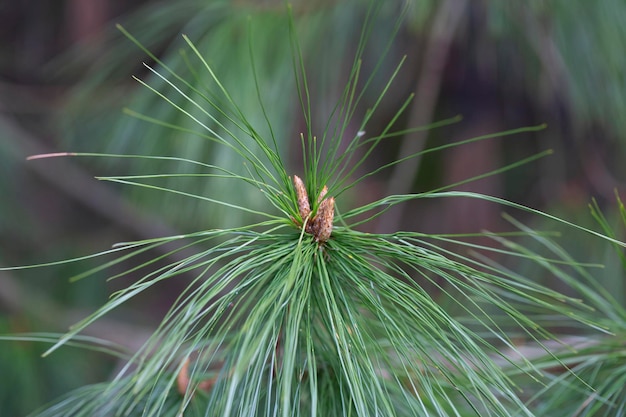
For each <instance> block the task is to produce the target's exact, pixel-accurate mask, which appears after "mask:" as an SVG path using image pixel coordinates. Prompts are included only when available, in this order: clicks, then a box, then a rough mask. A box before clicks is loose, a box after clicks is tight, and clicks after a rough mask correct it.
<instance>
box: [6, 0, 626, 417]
mask: <svg viewBox="0 0 626 417" xmlns="http://www.w3.org/2000/svg"><path fill="white" fill-rule="evenodd" d="M407 4H408V9H407V10H406V12H407V15H406V18H405V20H404V21H403V22H402V25H401V27H400V29H399V32H398V35H397V37H396V38H395V40H394V41H393V43H392V44H391V47H390V49H389V51H388V53H387V54H386V55H385V48H386V46H387V41H388V40H389V34H390V33H392V32H393V29H394V26H395V24H396V23H397V18H398V16H399V14H400V12H401V10H402V9H403V8H404V6H405V2H404V1H399V0H394V1H387V2H385V5H384V6H383V7H382V8H381V9H380V12H379V14H378V15H377V16H376V24H375V25H373V29H372V33H371V39H370V42H369V43H368V45H367V47H366V51H365V55H364V61H363V69H362V72H363V73H364V74H368V73H371V72H372V71H374V69H375V68H376V66H377V64H378V63H380V64H381V67H380V71H379V74H378V75H377V76H376V77H374V78H373V80H372V86H373V88H372V91H369V92H367V93H366V94H365V95H364V98H363V101H362V103H361V105H360V107H359V108H358V109H357V116H356V119H355V125H354V126H351V127H350V129H352V130H353V131H356V129H357V127H358V125H357V124H356V123H357V122H358V121H359V114H361V115H362V114H364V112H365V111H366V109H367V108H368V106H371V105H372V104H373V103H374V101H375V100H376V98H377V89H380V88H381V87H382V86H383V85H384V83H385V82H386V80H387V78H388V76H389V75H390V74H391V73H392V72H393V70H394V69H395V68H396V66H397V65H398V63H399V61H400V60H401V59H402V57H403V56H406V62H405V63H404V65H403V66H402V68H401V70H400V72H399V74H398V76H397V79H396V80H395V82H394V83H393V85H392V88H391V89H390V91H389V93H388V95H387V96H386V97H385V99H384V101H383V106H382V109H381V110H380V111H379V112H378V113H377V114H376V115H375V117H374V118H373V120H372V123H371V125H370V126H369V127H368V131H367V132H366V134H372V135H374V134H375V133H376V132H377V131H380V130H382V129H383V128H384V126H385V125H386V124H387V123H388V122H389V120H390V119H391V118H392V117H393V116H394V114H395V113H396V112H397V111H398V109H399V108H400V106H401V104H402V103H403V102H404V100H406V98H407V97H408V96H409V94H411V93H415V94H416V97H415V99H414V100H413V102H412V104H411V105H410V106H409V107H408V109H407V110H406V112H405V113H404V114H403V116H402V117H401V118H400V119H399V121H398V128H397V130H401V129H403V128H407V127H415V126H421V125H427V124H429V123H432V122H436V121H438V120H443V119H447V118H450V117H454V116H456V115H461V116H462V121H460V122H459V123H456V124H454V125H451V126H447V127H443V128H438V129H434V130H430V131H426V132H418V133H411V134H408V135H404V136H399V137H397V138H395V139H394V140H389V141H386V142H385V143H384V144H383V146H382V147H381V148H380V150H379V151H377V152H376V154H375V155H374V156H373V158H371V159H370V161H369V162H368V164H367V165H366V167H365V168H364V170H363V171H362V172H359V173H357V175H358V174H363V173H364V172H366V170H368V169H374V168H375V167H377V166H379V165H380V164H385V163H388V162H390V161H393V160H395V159H398V158H401V157H403V156H405V155H407V154H410V153H414V152H417V151H419V150H420V149H425V148H428V147H430V146H437V145H441V144H445V143H452V142H455V141H460V140H464V139H467V138H471V137H474V136H479V135H484V134H489V133H494V132H498V131H504V130H508V129H514V128H518V127H524V126H536V125H540V124H543V123H545V124H547V127H546V128H545V129H543V130H539V131H536V132H532V133H524V134H521V135H516V136H512V137H504V138H497V137H496V138H494V139H489V140H485V141H480V142H476V143H473V144H469V145H464V146H461V147H453V148H450V149H448V150H446V151H442V152H438V153H434V154H429V155H427V156H425V157H424V158H419V159H415V160H413V161H412V162H407V163H404V164H401V165H398V166H397V167H396V168H392V169H389V170H386V171H383V172H381V173H380V175H376V176H373V177H371V178H369V179H368V180H367V181H366V182H364V183H363V184H362V185H361V188H359V189H358V190H356V192H354V193H353V194H352V195H350V196H347V197H346V199H345V200H346V201H344V202H342V203H344V204H346V205H350V204H358V203H363V202H367V201H371V200H373V199H376V198H380V197H381V196H383V195H386V194H389V193H408V192H421V191H427V190H430V189H434V188H438V187H441V186H444V185H446V184H452V183H455V182H457V181H461V180H463V179H465V178H469V177H472V176H475V175H480V174H482V173H484V172H489V171H491V170H494V169H497V168H499V167H503V166H506V165H507V164H510V163H513V162H515V161H518V160H521V159H523V158H526V157H528V156H531V155H533V154H536V153H538V152H542V151H543V150H546V149H552V150H553V151H554V153H553V155H551V156H549V157H546V158H543V159H541V160H539V161H536V162H534V163H532V164H529V165H525V166H522V167H520V168H517V169H515V170H513V171H510V172H506V173H504V174H502V175H497V176H492V177H489V178H486V179H483V180H480V181H476V182H472V183H470V184H467V185H463V186H462V187H458V188H460V189H465V190H471V191H477V192H482V193H486V194H491V195H495V196H498V197H503V198H507V199H510V200H513V201H515V202H518V203H522V204H525V205H529V206H532V207H535V208H539V209H541V210H545V211H548V212H549V213H551V214H554V215H557V216H561V217H564V218H566V219H568V220H570V221H573V222H576V223H579V224H582V225H585V226H591V227H593V220H592V219H591V216H590V215H589V211H588V204H589V202H590V201H591V199H592V198H595V199H596V200H597V201H598V202H599V204H600V206H601V207H602V208H603V209H604V210H605V212H606V213H608V216H609V217H611V216H613V215H614V213H615V211H614V207H615V192H616V191H617V192H619V193H621V196H622V198H624V196H626V169H625V168H624V163H623V159H624V157H625V156H626V54H624V47H625V46H626V25H624V24H623V22H624V21H626V3H624V2H623V1H621V0H606V1H602V2H571V1H569V0H554V1H551V2H544V1H539V0H535V1H525V2H508V1H487V0H483V1H480V0H478V1H471V2H470V1H468V0H440V1H427V0H409V1H408V3H407ZM367 10H368V2H367V1H358V0H350V1H334V0H325V1H320V2H310V1H299V0H297V1H294V2H293V14H294V17H295V19H296V28H297V32H298V36H299V41H300V44H301V48H302V54H303V57H304V61H305V65H306V68H307V75H308V77H309V82H310V89H311V93H312V105H313V114H314V124H315V126H316V127H317V129H318V130H319V131H321V130H322V129H323V127H324V123H325V121H326V119H327V117H328V115H329V114H330V112H331V111H332V108H333V106H334V104H335V102H336V101H337V100H338V98H339V96H340V94H341V89H342V88H343V86H344V83H345V81H346V79H347V76H348V74H349V70H350V68H351V66H352V63H353V57H354V51H355V49H356V47H357V45H358V41H359V38H360V36H361V28H362V27H363V22H364V21H365V19H367ZM249 17H251V19H249ZM116 23H121V24H122V25H123V26H124V27H125V28H126V29H127V30H128V31H129V32H130V33H131V34H132V35H133V36H135V37H136V38H137V39H138V40H139V41H140V42H142V43H143V44H144V45H145V46H146V47H147V48H148V49H150V50H151V51H153V52H154V53H155V54H156V55H158V56H159V57H160V59H162V60H163V61H165V62H167V63H168V65H170V66H171V67H172V68H175V69H176V70H177V71H179V72H181V74H183V75H184V76H186V77H188V79H190V80H192V82H194V83H197V85H200V86H207V85H209V84H210V80H209V77H208V74H202V73H196V72H194V71H193V70H192V69H190V68H189V66H188V65H187V62H188V60H187V56H186V55H185V53H184V52H181V48H183V47H184V44H183V42H182V39H181V34H182V33H184V34H187V35H188V36H189V38H190V39H191V40H192V41H193V42H194V43H195V44H196V45H197V46H198V49H199V50H200V51H201V52H202V53H203V54H204V55H205V57H206V58H207V60H208V61H209V63H210V64H211V65H212V66H213V67H214V69H215V71H216V73H217V75H218V76H219V77H220V79H221V80H222V82H223V83H224V85H225V86H226V88H228V89H229V90H230V91H231V93H232V95H233V97H234V98H235V100H236V101H237V103H238V104H239V105H240V107H241V108H242V110H243V111H244V112H245V114H246V116H247V117H248V118H250V120H251V121H253V122H255V123H258V124H259V125H260V126H263V119H262V117H263V116H262V114H261V113H260V111H259V106H258V102H257V97H256V91H255V86H254V78H253V77H252V69H251V66H250V58H249V55H250V49H252V51H253V54H254V56H255V60H256V67H255V71H256V75H257V78H258V82H259V85H260V87H261V92H262V96H263V100H264V102H265V103H266V105H267V107H268V109H270V112H269V113H270V114H269V116H270V119H271V121H272V125H273V128H274V130H275V133H276V136H277V138H278V140H279V141H280V147H281V149H282V150H283V156H284V157H285V159H286V161H287V164H288V166H289V167H290V168H291V169H292V171H293V173H295V174H300V173H301V172H302V168H301V159H300V158H301V155H300V154H299V152H300V141H299V133H300V132H302V131H304V129H305V128H304V119H303V117H302V115H301V113H299V112H298V97H297V94H296V84H295V82H294V80H293V67H292V60H291V55H290V49H289V43H288V36H289V34H288V30H287V20H286V13H285V5H284V2H283V1H282V0H264V1H254V0H231V1H224V0H204V1H200V0H181V1H177V2H168V1H146V0H141V1H139V0H133V1H121V0H66V1H56V2H47V1H42V0H31V1H29V2H8V1H4V2H2V3H1V4H0V265H1V266H11V265H27V264H33V263H42V262H48V261H55V260H60V259H66V258H73V257H79V256H83V255H87V254H90V253H94V252H97V251H102V250H106V249H108V248H110V247H111V245H112V244H114V243H115V242H121V241H129V240H137V239H146V238H151V237H158V236H164V235H171V234H178V233H183V232H191V231H195V230H203V229H207V228H211V227H226V226H232V225H236V224H241V223H242V222H244V221H247V220H249V219H247V218H245V217H244V216H242V215H241V213H238V212H232V211H229V210H226V209H224V208H220V207H215V206H211V205H208V204H207V203H198V202H197V201H195V200H192V199H184V198H181V197H180V196H174V195H164V194H163V193H158V192H154V191H146V190H139V189H132V188H130V189H129V188H128V187H121V186H116V185H112V184H110V183H104V182H100V181H97V180H95V179H94V176H97V175H118V174H128V173H147V172H155V173H156V172H184V173H193V171H192V170H191V168H190V167H189V166H181V164H175V163H155V161H144V160H127V159H121V160H120V159H80V158H56V159H45V160H35V161H28V162H27V161H26V160H25V158H26V156H28V155H33V154H39V153H47V152H60V151H82V152H107V153H123V154H148V155H168V156H179V157H186V158H191V159H197V160H201V161H203V162H206V163H212V162H215V161H219V163H220V164H223V165H225V166H229V167H234V168H233V169H235V170H237V169H240V168H242V167H241V166H240V161H239V160H237V159H236V158H234V157H233V155H231V154H229V153H228V152H224V150H223V149H220V148H216V147H215V146H212V145H210V144H209V143H208V142H207V141H203V140H201V139H199V138H198V137H196V136H195V135H192V134H184V133H181V132H176V131H172V130H170V129H165V128H162V127H159V126H155V125H154V124H149V123H146V122H145V121H142V120H140V119H138V118H133V117H131V116H129V115H128V114H125V113H124V112H123V111H122V109H123V108H129V109H132V110H133V111H136V112H139V113H142V114H145V115H147V116H150V117H154V118H156V119H158V120H160V121H162V122H164V123H170V124H177V125H181V126H187V127H189V128H192V129H195V127H194V126H193V125H192V124H191V123H190V122H189V121H188V120H187V119H186V118H185V117H183V116H182V115H181V113H180V112H176V111H174V110H173V109H172V108H171V107H170V106H167V105H166V104H165V103H164V102H163V101H162V100H160V99H158V97H157V96H156V95H154V94H153V93H151V92H150V91H148V90H147V89H145V88H143V87H141V86H140V85H139V83H137V82H136V81H134V80H133V79H132V78H131V75H137V76H140V77H142V78H145V79H147V80H151V82H152V84H153V85H155V86H157V87H159V88H163V89H164V90H167V88H166V87H165V86H164V85H162V83H161V84H159V81H158V80H155V79H154V77H153V76H151V75H150V74H149V73H148V71H147V70H146V69H145V67H143V66H142V62H148V63H151V62H152V59H151V58H150V57H148V56H147V55H146V54H145V53H144V52H142V51H141V50H140V49H139V48H138V47H137V46H136V45H134V44H133V43H132V42H131V41H130V40H128V39H127V38H125V37H124V36H123V35H122V34H121V33H120V32H119V30H117V29H116V28H115V24H116ZM250 34H252V35H250ZM187 53H188V51H187ZM381 57H382V59H381ZM352 133H354V132H352ZM171 185H172V186H177V187H181V188H182V189H184V190H187V191H189V192H194V193H199V194H202V195H219V196H228V199H229V201H233V202H236V203H238V204H243V205H246V206H249V207H256V206H259V207H261V206H262V204H263V203H264V200H263V198H262V197H260V196H259V195H258V194H257V193H255V192H251V190H250V189H249V188H237V187H238V186H235V185H233V184H231V183H222V182H219V181H209V180H206V179H194V180H188V181H179V182H178V183H176V184H171ZM349 200H350V201H349ZM445 200H447V201H440V202H428V203H424V202H416V203H413V204H409V205H407V206H406V207H404V209H403V210H398V211H395V212H390V213H388V215H386V216H383V217H381V218H379V219H377V220H376V222H373V223H371V224H368V225H366V226H364V229H365V230H369V231H378V232H390V231H394V230H398V229H400V228H404V229H411V230H423V231H425V232H441V233H467V232H475V231H480V230H483V229H485V230H506V229H507V227H510V226H509V225H508V224H506V223H505V222H503V221H502V219H501V216H500V211H501V208H499V207H497V206H494V205H490V204H486V203H484V202H480V201H478V202H476V201H475V202H470V201H464V200H449V199H445ZM522 220H524V221H527V222H529V223H531V224H533V225H534V226H535V227H539V228H541V227H543V224H541V223H537V222H536V221H537V220H536V219H532V218H522ZM618 233H622V234H621V237H622V239H623V237H624V235H623V230H622V231H621V232H620V231H619V230H618ZM560 243H561V244H563V245H564V246H565V247H566V248H567V249H568V250H569V251H570V252H572V254H573V255H574V257H576V258H577V259H579V258H580V259H581V260H590V261H594V262H604V261H605V260H606V259H608V258H606V256H605V254H604V251H605V250H606V248H605V247H603V246H601V247H598V242H597V241H594V240H591V239H587V238H584V237H579V238H576V239H565V240H564V241H561V242H560ZM146 256H154V254H146ZM101 262H102V260H101V259H90V260H86V261H84V262H80V263H72V264H65V265H61V266H56V267H51V268H40V269H33V270H19V271H9V272H6V271H1V272H0V333H1V334H16V333H33V332H51V333H55V332H56V333H60V332H63V331H65V330H66V329H67V328H68V326H70V325H71V324H72V323H75V322H76V321H78V320H79V319H80V318H82V317H85V316H86V315H88V314H89V313H90V312H91V311H93V310H94V309H95V308H96V307H97V306H99V305H101V304H102V303H103V302H104V301H105V300H106V299H107V297H108V295H109V294H111V292H112V291H115V289H116V288H119V286H122V285H124V284H125V282H124V281H119V282H118V281H109V282H107V281H106V278H107V277H108V276H109V274H110V272H109V273H105V272H101V273H96V274H95V276H94V277H91V278H88V279H85V280H81V281H78V282H75V283H70V282H69V280H68V278H69V277H72V276H74V275H76V274H79V273H80V272H82V271H84V270H86V269H88V268H90V267H95V266H97V265H99V264H100V263H101ZM603 274H604V275H603V276H604V277H605V279H606V280H607V281H606V284H605V285H606V286H608V287H610V288H611V289H612V292H613V293H614V294H615V295H616V297H617V298H618V299H620V300H621V301H622V302H624V300H625V298H626V295H624V286H623V279H624V272H623V270H621V269H620V268H619V265H611V264H608V265H607V267H606V268H605V271H604V272H603ZM180 288H184V284H183V283H180V282H178V283H177V282H170V283H167V284H164V285H163V286H162V287H160V288H159V290H158V291H155V290H153V291H150V292H148V293H147V294H144V295H142V296H141V297H139V298H138V299H136V300H134V301H133V302H132V303H130V304H129V305H128V306H127V307H125V308H124V309H121V310H119V311H116V312H114V313H113V314H111V315H109V316H108V317H107V318H106V319H105V320H102V321H101V322H99V324H97V325H94V326H92V327H91V328H89V329H88V331H87V333H86V335H88V336H93V337H98V338H103V339H107V340H111V341H114V342H116V343H119V344H121V345H123V346H125V347H127V348H128V349H130V350H133V349H136V348H137V347H138V346H140V345H141V343H142V342H143V341H144V340H145V338H146V337H147V335H149V334H150V332H151V330H152V329H153V328H154V327H155V326H156V324H157V323H158V320H159V319H160V318H161V317H162V315H163V314H164V313H165V311H167V308H168V307H169V305H170V303H171V302H172V300H173V299H174V298H175V296H176V293H177V290H178V289H180ZM47 347H49V345H47V344H45V343H36V342H29V341H22V342H7V341H0V375H1V376H2V381H3V382H2V383H0V414H1V415H24V414H26V413H28V412H30V411H32V410H34V409H35V408H36V407H39V406H41V405H43V404H44V403H46V402H48V401H50V400H52V399H53V398H55V397H57V396H59V395H62V394H64V393H66V392H68V391H69V390H71V389H72V388H77V387H80V386H82V385H84V384H86V383H92V382H99V381H104V380H107V379H108V378H110V377H111V375H112V374H113V372H115V369H116V367H117V366H119V364H118V363H117V362H116V361H115V359H114V358H110V357H109V356H106V355H104V354H101V353H98V352H94V351H92V350H88V349H79V348H71V347H69V348H66V349H62V350H60V351H58V352H55V353H54V354H53V355H52V356H50V357H47V358H45V359H42V358H41V357H40V355H41V353H42V352H43V351H45V349H46V348H47Z"/></svg>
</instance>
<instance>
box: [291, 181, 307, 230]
mask: <svg viewBox="0 0 626 417" xmlns="http://www.w3.org/2000/svg"><path fill="white" fill-rule="evenodd" d="M293 186H294V187H295V189H296V196H297V197H298V211H299V212H300V217H301V218H302V221H305V220H306V218H307V217H308V216H309V214H311V205H310V203H309V195H308V194H307V192H306V187H305V186H304V183H303V182H302V180H301V179H300V177H298V176H297V175H294V176H293Z"/></svg>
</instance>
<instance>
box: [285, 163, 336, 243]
mask: <svg viewBox="0 0 626 417" xmlns="http://www.w3.org/2000/svg"><path fill="white" fill-rule="evenodd" d="M293 185H294V187H295V189H296V196H297V197H298V211H299V212H300V218H301V219H302V221H303V222H306V225H305V226H304V230H305V231H306V232H307V233H309V234H311V235H313V236H314V237H315V241H316V242H318V243H324V242H326V241H327V240H328V239H329V238H330V234H331V233H332V231H333V217H335V198H334V197H328V198H325V197H326V194H327V193H328V187H326V186H324V188H322V191H321V192H320V195H319V197H317V202H318V207H317V213H316V214H315V216H313V218H311V219H309V216H310V215H311V204H310V202H309V195H308V194H307V192H306V187H305V186H304V183H303V182H302V180H301V179H300V177H298V176H297V175H294V176H293ZM296 223H298V222H297V221H296ZM298 226H302V225H301V224H298Z"/></svg>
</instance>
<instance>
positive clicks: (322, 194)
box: [317, 186, 328, 203]
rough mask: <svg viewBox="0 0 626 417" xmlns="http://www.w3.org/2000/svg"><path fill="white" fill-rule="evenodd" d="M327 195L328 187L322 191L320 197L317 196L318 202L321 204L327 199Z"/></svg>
mask: <svg viewBox="0 0 626 417" xmlns="http://www.w3.org/2000/svg"><path fill="white" fill-rule="evenodd" d="M326 194H328V187H327V186H324V188H322V191H320V195H319V196H317V202H318V203H321V202H322V200H323V199H324V197H326Z"/></svg>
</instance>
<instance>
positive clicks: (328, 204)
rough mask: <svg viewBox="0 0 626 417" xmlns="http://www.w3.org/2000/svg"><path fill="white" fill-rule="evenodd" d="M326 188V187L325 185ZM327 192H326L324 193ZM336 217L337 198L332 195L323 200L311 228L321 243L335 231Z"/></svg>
mask: <svg viewBox="0 0 626 417" xmlns="http://www.w3.org/2000/svg"><path fill="white" fill-rule="evenodd" d="M324 188H326V187H324ZM324 194H325V193H324ZM334 217H335V198H334V197H330V198H327V199H325V200H323V201H322V202H321V203H320V205H319V207H318V209H317V214H316V216H315V218H314V219H313V224H312V225H311V229H312V231H313V235H314V236H315V240H317V241H318V242H320V243H324V242H326V241H327V240H328V239H329V238H330V234H331V233H332V231H333V218H334Z"/></svg>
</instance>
